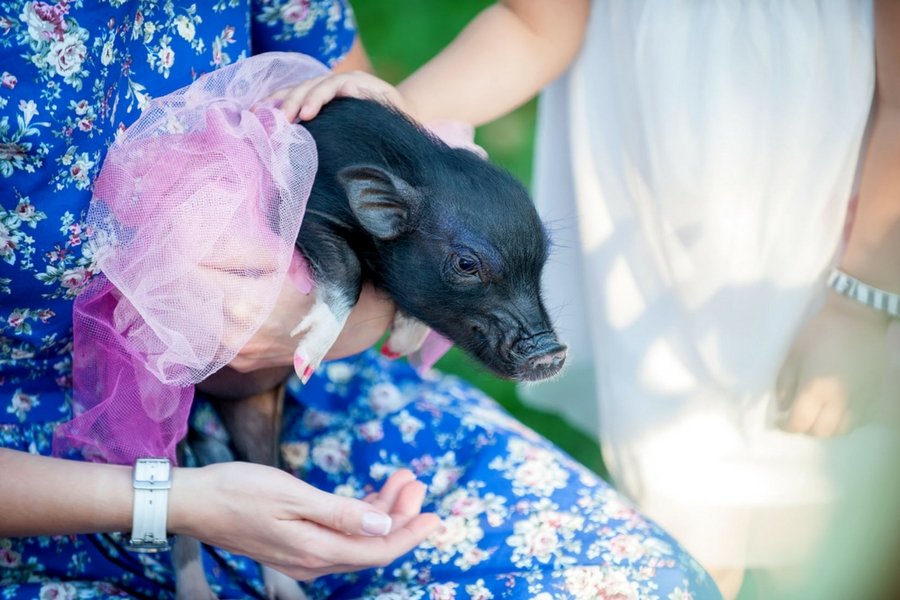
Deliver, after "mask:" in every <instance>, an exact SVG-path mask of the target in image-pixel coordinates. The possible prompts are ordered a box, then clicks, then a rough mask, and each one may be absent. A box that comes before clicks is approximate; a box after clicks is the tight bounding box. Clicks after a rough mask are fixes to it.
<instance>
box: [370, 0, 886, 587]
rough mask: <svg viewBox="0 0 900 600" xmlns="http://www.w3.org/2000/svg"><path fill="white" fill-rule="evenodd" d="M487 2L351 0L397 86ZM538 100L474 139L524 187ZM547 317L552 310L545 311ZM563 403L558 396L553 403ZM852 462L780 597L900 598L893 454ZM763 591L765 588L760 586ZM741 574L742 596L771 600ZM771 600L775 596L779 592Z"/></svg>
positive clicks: (547, 426) (538, 426)
mask: <svg viewBox="0 0 900 600" xmlns="http://www.w3.org/2000/svg"><path fill="white" fill-rule="evenodd" d="M491 3H492V0H393V1H391V2H383V1H380V2H377V1H364V0H355V1H353V7H354V10H355V12H356V15H357V20H358V23H359V31H360V35H361V37H362V40H363V44H364V45H365V48H366V50H367V52H368V55H369V57H370V59H371V61H372V63H373V65H374V68H375V70H376V73H377V74H378V75H379V76H380V77H382V78H383V79H385V80H387V81H389V82H392V83H398V82H400V81H401V80H403V79H404V78H405V77H406V76H407V75H409V74H410V73H412V72H413V71H414V70H415V69H416V68H417V67H419V66H420V65H422V64H423V63H424V62H426V61H427V60H428V59H429V58H431V57H432V56H434V55H435V54H436V53H437V52H439V51H440V50H441V49H442V48H443V47H444V46H445V45H446V44H447V43H449V42H450V41H451V40H452V39H453V37H454V36H455V35H456V34H457V33H458V32H459V31H461V30H462V29H463V27H464V26H465V25H466V23H468V22H469V21H470V20H471V19H472V18H473V17H474V16H475V15H476V14H478V12H480V11H481V10H482V9H483V8H485V7H486V6H488V5H490V4H491ZM536 106H537V103H536V102H535V101H532V102H530V103H528V104H526V105H524V106H522V107H521V108H519V109H518V110H516V111H515V112H513V113H512V114H510V115H508V116H507V117H505V118H503V119H500V120H498V121H496V122H494V123H491V124H489V125H486V126H484V127H482V128H481V129H479V131H478V132H477V136H476V141H477V142H478V143H479V144H480V145H481V146H483V147H484V148H485V149H486V150H487V151H488V153H489V154H490V157H491V160H492V161H493V162H494V163H495V164H497V165H500V166H502V167H504V168H506V169H507V170H509V171H510V172H511V173H512V174H513V175H514V176H516V177H517V178H518V179H519V180H520V181H522V182H523V183H524V184H525V185H526V186H529V187H530V184H531V162H532V154H533V149H534V130H535V117H536ZM548 309H549V310H550V311H551V314H552V312H553V310H554V307H548ZM437 368H439V369H440V370H442V371H444V372H446V373H454V374H457V375H459V376H460V377H462V378H464V379H466V380H468V381H469V382H471V383H473V384H474V385H476V386H478V387H480V388H481V389H482V390H484V391H485V392H486V393H487V394H488V395H489V396H491V397H493V398H494V399H495V400H497V401H498V402H500V403H501V404H502V405H503V406H504V407H505V408H506V409H507V410H508V411H509V412H511V413H512V414H513V415H514V416H515V417H516V418H518V419H519V420H520V421H522V422H523V423H525V424H526V425H528V426H529V427H531V428H532V429H534V430H536V431H537V432H539V433H541V434H542V435H544V436H545V437H547V438H549V439H550V440H552V441H553V442H555V443H556V444H557V445H558V446H560V447H561V448H562V449H563V450H565V451H566V452H568V453H569V454H570V455H572V456H573V457H574V458H575V459H576V460H578V461H579V462H581V463H582V464H584V465H586V466H587V467H589V468H590V469H592V470H593V471H595V472H597V473H599V474H600V475H601V476H604V477H606V478H607V479H608V477H607V473H606V470H605V469H604V466H603V462H602V459H601V456H600V450H599V448H598V446H597V443H596V441H595V440H594V439H592V438H590V437H588V436H586V435H584V434H582V433H581V432H579V431H577V430H575V429H574V428H572V427H571V426H569V425H567V424H566V422H565V421H563V420H562V419H561V418H559V417H557V416H555V415H549V414H546V413H542V412H540V411H537V410H534V409H531V408H528V407H526V406H525V405H524V404H523V403H522V402H521V400H520V398H519V397H518V395H517V393H516V386H515V384H513V383H511V382H508V381H503V380H500V379H498V378H496V377H494V376H492V375H490V374H489V373H487V372H485V371H484V370H483V369H481V368H480V367H478V366H477V365H475V364H474V362H472V361H471V360H469V359H468V358H467V357H466V356H464V355H463V354H462V353H460V352H459V351H458V350H452V351H451V352H450V353H449V354H448V355H447V356H446V357H444V358H443V359H442V360H441V361H440V362H439V363H438V365H437ZM561 401H565V399H561ZM876 462H877V463H878V464H873V463H868V464H863V465H860V469H859V473H860V478H859V480H858V481H855V482H853V483H852V484H851V485H850V486H849V487H850V488H851V489H850V494H849V498H848V499H847V501H846V503H845V504H843V505H842V506H841V507H840V508H839V509H838V510H837V515H838V516H837V518H836V519H835V521H834V523H833V526H832V527H830V528H829V530H828V531H827V533H826V534H825V535H824V537H823V539H822V540H821V543H820V545H819V547H818V548H817V549H816V550H815V551H814V552H813V553H812V554H813V556H811V557H810V558H811V561H810V567H809V570H806V571H800V572H794V573H792V575H791V578H792V579H794V587H793V591H791V592H789V593H788V595H787V596H784V597H783V598H784V599H785V600H799V599H810V600H812V599H816V600H823V599H829V600H830V599H841V600H843V599H848V600H849V599H854V600H855V599H860V600H868V599H879V600H880V599H882V598H884V599H889V598H900V583H898V581H900V579H898V577H897V575H896V573H895V571H896V566H897V565H900V505H898V502H900V456H882V457H879V460H878V461H876ZM762 587H763V589H764V588H765V586H762ZM763 589H760V587H759V586H758V584H757V583H755V581H754V577H752V576H751V577H749V578H748V582H747V585H746V586H745V588H744V590H742V593H741V595H740V598H741V600H759V599H760V598H765V599H766V600H768V599H769V598H773V596H771V595H770V594H767V593H766V592H764V591H763ZM779 598H782V596H780V595H779Z"/></svg>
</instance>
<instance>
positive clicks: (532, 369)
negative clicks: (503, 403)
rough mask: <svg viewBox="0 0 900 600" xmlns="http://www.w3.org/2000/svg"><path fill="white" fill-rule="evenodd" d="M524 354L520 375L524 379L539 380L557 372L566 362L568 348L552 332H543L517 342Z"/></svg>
mask: <svg viewBox="0 0 900 600" xmlns="http://www.w3.org/2000/svg"><path fill="white" fill-rule="evenodd" d="M517 346H518V348H517V350H519V351H520V352H521V354H522V355H523V356H524V359H523V362H522V366H521V370H520V376H521V378H522V379H524V380H525V381H540V380H541V379H546V378H548V377H553V376H554V375H556V374H557V373H559V371H560V369H562V367H563V364H564V363H565V362H566V354H567V353H568V348H566V346H565V345H564V344H561V343H560V342H559V340H557V339H556V336H555V335H553V334H544V335H541V336H537V337H533V338H530V339H527V340H522V341H521V342H520V343H519V344H517Z"/></svg>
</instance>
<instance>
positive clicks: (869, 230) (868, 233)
mask: <svg viewBox="0 0 900 600" xmlns="http://www.w3.org/2000/svg"><path fill="white" fill-rule="evenodd" d="M875 68H876V87H875V103H874V106H873V110H874V113H873V118H872V131H871V137H870V138H869V146H868V148H867V150H866V153H865V162H864V163H863V171H862V178H861V180H860V190H859V205H858V207H857V213H856V217H855V220H854V224H853V231H852V232H851V235H850V240H849V243H848V245H847V250H846V253H845V254H844V257H843V260H842V261H841V269H842V270H844V271H845V272H847V273H849V274H851V275H853V276H854V277H856V278H857V279H859V280H861V281H864V282H865V283H867V284H869V285H873V286H875V287H878V288H881V289H883V290H886V291H890V292H894V293H900V3H898V2H895V1H893V0H880V1H879V2H876V4H875Z"/></svg>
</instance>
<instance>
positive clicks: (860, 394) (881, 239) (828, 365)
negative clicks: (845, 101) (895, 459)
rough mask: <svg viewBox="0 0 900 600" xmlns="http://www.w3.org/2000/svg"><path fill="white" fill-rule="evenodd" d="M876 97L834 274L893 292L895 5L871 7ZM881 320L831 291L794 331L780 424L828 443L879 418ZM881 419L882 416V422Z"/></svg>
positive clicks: (896, 280) (899, 226) (896, 259)
mask: <svg viewBox="0 0 900 600" xmlns="http://www.w3.org/2000/svg"><path fill="white" fill-rule="evenodd" d="M875 62H876V96H875V103H874V106H873V110H874V112H873V115H872V129H871V131H870V137H869V142H868V146H867V148H866V152H865V158H864V163H863V170H862V178H861V180H860V191H859V205H858V207H857V213H856V221H855V223H854V226H853V231H852V233H851V236H850V240H849V243H848V245H847V250H846V252H845V253H844V256H843V259H842V262H841V268H842V269H843V270H844V271H846V272H847V273H849V274H850V275H853V276H854V277H856V278H858V279H860V280H862V281H863V282H865V283H868V284H870V285H874V286H876V287H879V288H881V289H884V290H887V291H892V292H900V3H897V2H896V1H894V0H877V2H876V3H875ZM887 330H888V317H887V315H885V314H883V313H879V312H876V311H874V310H872V309H870V308H868V307H866V306H863V305H862V304H859V303H857V302H855V301H853V300H849V299H847V298H844V297H843V296H840V295H838V294H836V293H829V294H828V296H827V298H826V301H825V304H824V306H823V307H822V309H821V310H820V311H819V312H818V313H817V314H816V315H815V316H814V317H813V318H812V319H811V320H810V321H809V322H808V323H807V324H806V325H805V326H804V327H803V329H801V331H800V333H799V335H798V336H797V339H796V340H795V341H794V344H793V346H792V347H791V350H790V352H789V355H788V357H787V360H786V361H785V365H784V367H783V368H782V370H781V373H780V375H779V378H778V384H777V395H778V397H779V405H780V407H781V409H782V410H783V411H784V412H783V413H782V415H781V418H780V426H781V427H782V428H784V429H785V430H787V431H790V432H794V433H807V434H810V435H815V436H819V437H829V436H833V435H838V434H841V433H845V432H847V431H848V430H850V429H852V428H853V427H854V426H856V425H858V424H859V423H861V422H865V421H867V420H871V419H873V418H878V419H884V418H885V417H886V416H887V415H884V414H883V413H882V414H879V413H878V411H879V410H883V408H880V407H879V404H878V400H879V398H881V397H882V394H884V393H885V390H882V389H881V388H882V383H881V382H882V381H883V378H884V369H885V368H886V365H887V356H888V355H887V353H888V352H889V349H888V347H887V343H886V339H887ZM888 418H889V417H888Z"/></svg>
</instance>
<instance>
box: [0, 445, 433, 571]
mask: <svg viewBox="0 0 900 600" xmlns="http://www.w3.org/2000/svg"><path fill="white" fill-rule="evenodd" d="M0 484H2V487H3V507H4V508H3V511H2V513H0V537H6V536H26V535H62V534H74V533H99V532H110V531H128V530H129V529H130V528H131V511H132V499H133V492H132V489H131V469H130V468H129V467H123V466H118V465H103V464H97V463H87V462H79V461H71V460H63V459H59V458H50V457H46V456H36V455H33V454H27V453H24V452H18V451H15V450H9V449H0ZM424 496H425V486H424V485H423V484H422V483H420V482H417V481H415V478H414V476H413V475H412V473H410V472H409V471H402V470H401V471H398V472H397V473H395V474H394V475H392V476H391V477H390V478H389V479H388V481H387V482H386V483H385V485H384V487H383V488H382V489H381V491H380V492H379V493H378V494H375V495H373V496H372V497H370V498H368V499H367V500H366V501H365V502H363V501H361V500H354V499H351V498H344V497H340V496H335V495H333V494H328V493H325V492H322V491H320V490H317V489H316V488H313V487H311V486H309V485H307V484H306V483H303V482H302V481H300V480H298V479H296V478H294V477H293V476H291V475H289V474H288V473H285V472H283V471H280V470H278V469H274V468H271V467H264V466H261V465H253V464H249V463H240V462H234V463H225V464H218V465H211V466H209V467H203V468H199V469H188V468H176V469H174V470H173V475H172V489H171V491H170V497H169V511H168V514H169V520H168V525H169V531H170V532H171V533H173V534H187V535H190V536H192V537H195V538H197V539H199V540H201V541H204V542H207V543H210V544H212V545H215V546H217V547H220V548H225V549H228V550H230V551H233V552H237V553H239V554H244V555H247V556H250V557H251V558H253V559H255V560H258V561H259V562H262V563H264V564H267V565H269V566H272V567H274V568H276V569H278V570H279V571H282V572H284V573H286V574H288V575H290V576H292V577H294V578H295V579H310V578H314V577H317V576H319V575H323V574H326V573H334V572H342V571H347V570H355V569H361V568H367V567H373V566H378V565H382V564H386V563H387V562H390V561H391V560H393V559H394V558H396V557H398V556H400V555H401V554H404V553H406V552H408V551H409V550H411V549H412V548H414V547H415V546H417V545H418V544H419V543H421V542H422V540H424V539H425V537H426V536H427V535H428V534H429V533H431V532H432V531H434V530H435V529H436V528H437V526H438V525H439V523H440V522H439V520H438V518H437V517H436V516H435V515H433V514H420V510H421V507H422V501H423V499H424ZM385 528H389V529H390V532H389V533H387V535H385Z"/></svg>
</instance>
